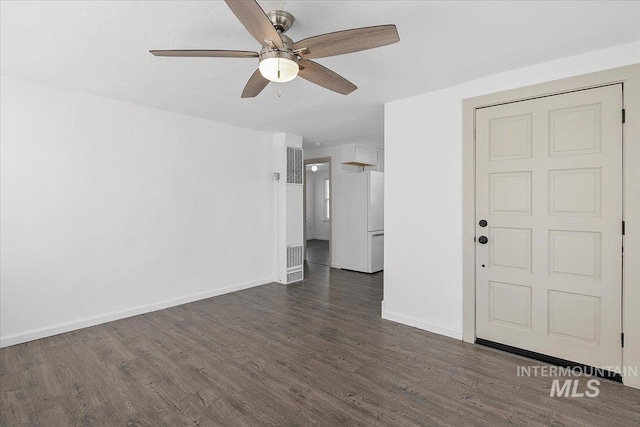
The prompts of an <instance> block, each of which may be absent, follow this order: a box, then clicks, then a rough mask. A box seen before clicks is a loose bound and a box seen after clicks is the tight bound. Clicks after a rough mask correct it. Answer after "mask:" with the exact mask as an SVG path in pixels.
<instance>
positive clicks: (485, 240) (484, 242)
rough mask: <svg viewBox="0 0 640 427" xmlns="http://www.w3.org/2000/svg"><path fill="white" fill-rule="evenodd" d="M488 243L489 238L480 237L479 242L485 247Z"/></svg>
mask: <svg viewBox="0 0 640 427" xmlns="http://www.w3.org/2000/svg"><path fill="white" fill-rule="evenodd" d="M488 241H489V239H487V236H480V237H478V242H480V243H482V244H483V245H486V244H487V242H488Z"/></svg>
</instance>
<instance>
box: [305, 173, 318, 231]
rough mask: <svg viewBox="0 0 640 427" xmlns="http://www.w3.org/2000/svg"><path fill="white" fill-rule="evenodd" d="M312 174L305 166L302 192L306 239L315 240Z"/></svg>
mask: <svg viewBox="0 0 640 427" xmlns="http://www.w3.org/2000/svg"><path fill="white" fill-rule="evenodd" d="M313 176H314V174H313V172H312V171H311V167H310V166H307V167H306V171H305V177H304V179H305V181H304V185H305V188H304V191H305V197H306V200H305V210H306V212H305V217H306V227H307V230H306V239H307V240H311V239H315V234H316V233H315V224H316V186H315V182H314V180H313Z"/></svg>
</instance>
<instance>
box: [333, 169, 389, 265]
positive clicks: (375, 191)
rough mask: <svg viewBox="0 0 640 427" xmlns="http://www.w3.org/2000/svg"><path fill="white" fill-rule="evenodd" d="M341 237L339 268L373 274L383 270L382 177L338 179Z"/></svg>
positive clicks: (376, 174)
mask: <svg viewBox="0 0 640 427" xmlns="http://www.w3.org/2000/svg"><path fill="white" fill-rule="evenodd" d="M340 193H341V195H342V196H341V200H340V201H341V205H342V206H341V209H340V212H341V213H342V217H343V221H342V231H343V232H342V237H343V242H342V243H343V244H342V248H343V253H342V263H341V267H342V268H343V269H346V270H355V271H361V272H364V273H375V272H376V271H380V270H382V269H383V268H384V173H382V172H374V171H368V172H358V173H347V174H342V175H341V176H340Z"/></svg>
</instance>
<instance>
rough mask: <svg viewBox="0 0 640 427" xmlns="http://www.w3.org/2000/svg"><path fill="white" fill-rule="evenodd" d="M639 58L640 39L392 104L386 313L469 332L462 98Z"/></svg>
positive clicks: (448, 331) (455, 333) (388, 112)
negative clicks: (464, 295)
mask: <svg viewBox="0 0 640 427" xmlns="http://www.w3.org/2000/svg"><path fill="white" fill-rule="evenodd" d="M638 62H640V42H634V43H629V44H625V45H620V46H616V47H613V48H609V49H604V50H600V51H595V52H591V53H587V54H583V55H579V56H575V57H570V58H565V59H562V60H557V61H552V62H548V63H544V64H539V65H535V66H531V67H527V68H522V69H518V70H513V71H509V72H506V73H501V74H498V75H492V76H488V77H485V78H481V79H478V80H474V81H470V82H468V83H464V84H462V85H459V86H455V87H451V88H448V89H443V90H440V91H436V92H431V93H426V94H423V95H418V96H414V97H411V98H407V99H402V100H399V101H395V102H391V103H388V104H386V105H385V169H386V172H387V173H386V177H385V270H384V303H383V313H382V314H383V317H384V318H386V319H390V320H395V321H398V322H401V323H405V324H409V325H412V326H416V327H419V328H422V329H426V330H429V331H432V332H436V333H440V334H444V335H448V336H451V337H455V338H461V337H462V237H461V236H462V100H463V99H465V98H470V97H474V96H479V95H483V94H488V93H494V92H498V91H502V90H508V89H513V88H517V87H522V86H528V85H531V84H536V83H542V82H546V81H551V80H557V79H561V78H565V77H571V76H575V75H580V74H586V73H590V72H595V71H601V70H605V69H610V68H615V67H620V66H625V65H630V64H634V63H638Z"/></svg>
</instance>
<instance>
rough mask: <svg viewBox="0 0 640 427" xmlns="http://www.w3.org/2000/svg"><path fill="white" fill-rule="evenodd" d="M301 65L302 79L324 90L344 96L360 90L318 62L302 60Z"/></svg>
mask: <svg viewBox="0 0 640 427" xmlns="http://www.w3.org/2000/svg"><path fill="white" fill-rule="evenodd" d="M299 65H300V72H299V73H298V75H299V76H300V77H302V78H303V79H305V80H309V81H310V82H311V83H315V84H317V85H319V86H322V87H323V88H326V89H329V90H332V91H334V92H338V93H341V94H343V95H349V94H350V93H351V92H353V91H354V90H356V89H358V86H356V85H354V84H353V83H351V82H350V81H349V80H347V79H345V78H344V77H342V76H341V75H339V74H337V73H334V72H333V71H331V70H330V69H328V68H326V67H323V66H322V65H320V64H318V63H317V62H313V61H309V60H307V59H301V60H300V62H299Z"/></svg>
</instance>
